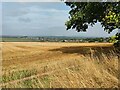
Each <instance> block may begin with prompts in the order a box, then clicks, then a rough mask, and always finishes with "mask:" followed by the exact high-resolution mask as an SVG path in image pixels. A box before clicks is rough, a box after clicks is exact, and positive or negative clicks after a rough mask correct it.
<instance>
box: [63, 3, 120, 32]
mask: <svg viewBox="0 0 120 90" xmlns="http://www.w3.org/2000/svg"><path fill="white" fill-rule="evenodd" d="M65 3H66V5H67V6H69V7H70V8H71V10H70V11H69V14H70V16H69V20H68V21H67V22H66V23H65V25H66V26H67V30H68V29H76V30H77V31H78V32H80V31H86V30H87V29H88V27H89V26H90V25H91V26H93V25H95V23H97V22H100V23H101V25H102V27H104V30H105V31H107V32H108V33H110V32H112V31H113V30H115V29H118V28H119V29H120V2H65Z"/></svg>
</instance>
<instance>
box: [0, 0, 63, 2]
mask: <svg viewBox="0 0 120 90" xmlns="http://www.w3.org/2000/svg"><path fill="white" fill-rule="evenodd" d="M2 2H61V0H2Z"/></svg>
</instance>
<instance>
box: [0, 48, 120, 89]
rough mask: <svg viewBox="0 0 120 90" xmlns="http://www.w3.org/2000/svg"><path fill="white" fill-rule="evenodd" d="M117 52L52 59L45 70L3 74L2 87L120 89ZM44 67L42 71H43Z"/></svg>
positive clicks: (91, 50)
mask: <svg viewBox="0 0 120 90" xmlns="http://www.w3.org/2000/svg"><path fill="white" fill-rule="evenodd" d="M118 62H119V60H118V55H117V53H116V51H115V50H110V51H109V53H105V52H104V51H102V50H101V52H96V50H93V49H90V53H89V54H87V55H86V56H84V57H82V58H80V59H72V60H71V59H70V60H69V58H68V59H65V60H62V61H61V62H54V63H52V62H50V63H49V64H47V65H46V66H43V67H42V69H39V68H38V69H32V70H20V71H19V70H18V71H13V72H7V73H6V74H5V73H4V74H3V76H2V81H1V84H0V86H1V87H3V88H118V74H119V73H120V72H118ZM40 70H41V71H40Z"/></svg>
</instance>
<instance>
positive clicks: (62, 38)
mask: <svg viewBox="0 0 120 90" xmlns="http://www.w3.org/2000/svg"><path fill="white" fill-rule="evenodd" d="M1 41H2V42H113V41H114V37H112V38H111V37H107V38H103V37H100V38H98V37H96V38H95V37H66V36H41V37H40V36H3V37H1Z"/></svg>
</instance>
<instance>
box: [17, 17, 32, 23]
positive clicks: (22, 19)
mask: <svg viewBox="0 0 120 90" xmlns="http://www.w3.org/2000/svg"><path fill="white" fill-rule="evenodd" d="M18 20H19V21H21V22H25V23H29V22H31V19H30V18H19V19H18Z"/></svg>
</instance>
